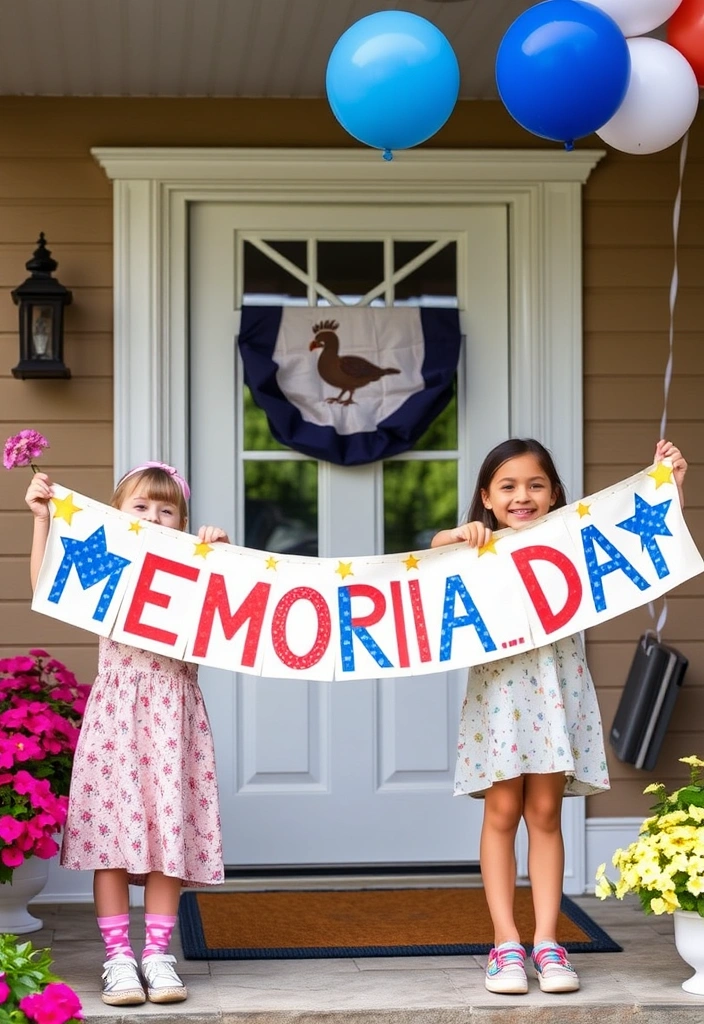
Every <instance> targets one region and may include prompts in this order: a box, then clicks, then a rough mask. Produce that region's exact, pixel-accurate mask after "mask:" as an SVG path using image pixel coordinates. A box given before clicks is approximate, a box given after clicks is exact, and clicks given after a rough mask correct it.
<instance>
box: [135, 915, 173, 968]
mask: <svg viewBox="0 0 704 1024" xmlns="http://www.w3.org/2000/svg"><path fill="white" fill-rule="evenodd" d="M144 924H145V926H146V929H147V941H146V942H145V943H144V950H143V952H142V959H144V957H145V956H151V955H152V954H153V953H165V952H166V951H167V949H168V948H169V943H170V942H171V933H172V932H173V930H174V925H175V924H176V918H175V917H171V916H170V915H169V914H145V915H144Z"/></svg>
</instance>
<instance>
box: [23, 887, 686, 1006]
mask: <svg viewBox="0 0 704 1024" xmlns="http://www.w3.org/2000/svg"><path fill="white" fill-rule="evenodd" d="M576 902H578V903H579V904H580V905H581V906H582V907H583V908H584V909H585V910H586V911H587V913H589V914H590V915H591V916H592V917H593V918H594V920H596V921H597V922H598V923H599V924H600V925H601V926H602V927H603V928H604V929H605V931H607V932H608V933H609V934H610V935H611V936H612V938H614V939H615V940H616V941H617V942H618V943H619V944H620V945H622V946H623V947H624V951H623V952H622V953H586V954H584V953H583V954H575V955H574V957H573V961H574V964H575V967H576V968H577V970H578V972H579V975H580V979H581V982H582V988H581V991H579V992H577V993H574V994H572V995H562V996H557V995H546V994H543V993H541V992H540V990H539V989H538V986H537V982H536V981H535V980H534V979H533V980H532V981H531V983H530V990H529V993H528V995H526V996H497V995H492V994H491V993H489V992H487V991H486V989H485V988H484V975H483V968H484V966H485V963H486V958H485V957H467V956H439V957H379V958H361V959H340V960H337V959H336V960H333V959H321V960H230V961H199V960H184V959H182V957H181V955H180V954H181V950H180V944H179V941H178V936H176V939H175V942H174V944H173V952H174V953H176V954H177V955H178V957H179V963H178V970H179V973H180V974H181V976H182V977H183V978H184V981H185V982H186V984H187V985H188V989H189V997H188V1000H187V1001H186V1002H185V1003H177V1004H173V1005H170V1006H155V1005H153V1004H150V1003H146V1004H145V1005H144V1006H139V1007H129V1008H122V1009H118V1008H116V1007H108V1006H105V1005H104V1004H103V1003H102V1001H101V999H100V974H101V964H102V960H103V947H102V943H101V942H100V938H99V935H98V930H97V928H96V925H95V919H94V916H93V908H92V905H85V904H83V905H75V904H74V905H65V906H42V905H41V904H33V906H32V913H34V914H35V915H36V916H39V917H41V918H42V920H43V922H44V927H43V929H42V930H41V931H37V932H35V933H33V934H30V935H28V936H26V937H27V938H28V939H31V941H32V943H33V945H34V946H35V948H39V947H43V946H50V947H51V949H52V953H53V957H54V969H55V971H56V973H57V974H58V975H59V976H60V977H61V978H62V980H64V981H66V982H67V983H68V984H70V985H71V986H73V988H75V989H76V991H77V992H78V994H79V995H80V997H81V1000H82V1002H83V1008H84V1013H85V1017H86V1021H88V1022H89V1024H112V1022H117V1021H120V1022H122V1021H130V1020H132V1021H135V1022H136V1021H139V1020H142V1021H145V1024H146V1021H148V1022H149V1024H157V1022H158V1024H185V1021H186V1020H191V1021H197V1022H198V1024H480V1022H481V1024H494V1022H499V1021H500V1022H501V1024H506V1022H507V1021H509V1022H510V1021H513V1020H515V1021H520V1022H533V1021H534V1022H536V1024H547V1022H550V1024H586V1022H587V1021H588V1022H589V1024H595V1021H598V1022H599V1024H621V1022H625V1021H628V1022H630V1024H663V1022H664V1021H667V1024H704V997H697V996H693V995H689V994H688V993H686V992H684V991H683V990H682V988H681V984H682V982H683V981H684V980H685V979H686V978H688V977H690V976H691V974H692V971H691V968H689V967H688V966H687V964H685V963H684V961H683V960H681V959H680V957H679V955H678V953H677V950H676V949H675V945H674V937H673V922H672V918H670V917H660V918H658V917H645V915H644V914H643V913H642V911H641V910H640V908H639V906H638V904H637V902H635V901H631V902H628V901H624V902H623V903H619V902H617V901H615V900H607V901H606V902H604V903H602V902H600V901H599V900H597V899H596V898H595V897H591V896H583V897H579V898H577V900H576ZM132 917H133V922H134V924H133V928H132V936H133V941H134V945H135V948H136V951H137V952H139V950H140V948H141V939H142V937H143V934H144V929H143V923H142V919H143V912H142V910H138V909H135V910H133V911H132ZM530 974H531V971H530V968H529V975H530ZM507 1011H509V1016H507Z"/></svg>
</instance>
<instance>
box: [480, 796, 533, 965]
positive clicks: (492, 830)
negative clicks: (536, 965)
mask: <svg viewBox="0 0 704 1024" xmlns="http://www.w3.org/2000/svg"><path fill="white" fill-rule="evenodd" d="M522 813H523V776H521V777H519V778H517V779H506V780H505V781H504V782H495V783H494V785H493V786H491V787H490V788H489V789H488V790H487V791H486V795H485V799H484V821H483V824H482V837H481V845H480V860H481V869H482V879H483V881H484V890H485V892H486V899H487V903H488V904H489V913H490V914H491V920H492V922H493V925H494V945H496V946H499V945H500V944H501V943H502V942H510V941H515V942H517V941H518V940H519V935H518V928H517V927H516V922H515V920H514V917H513V899H514V895H515V890H516V853H515V841H516V831H517V829H518V824H519V822H520V820H521V814H522Z"/></svg>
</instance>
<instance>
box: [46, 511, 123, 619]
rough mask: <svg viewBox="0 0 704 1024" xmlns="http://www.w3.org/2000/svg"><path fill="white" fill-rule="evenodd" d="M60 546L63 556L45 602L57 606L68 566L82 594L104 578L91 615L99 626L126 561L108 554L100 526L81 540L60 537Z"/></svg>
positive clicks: (67, 572) (103, 533) (68, 570)
mask: <svg viewBox="0 0 704 1024" xmlns="http://www.w3.org/2000/svg"><path fill="white" fill-rule="evenodd" d="M61 543H62V544H63V546H64V552H65V553H64V557H63V558H62V560H61V565H60V566H59V571H58V572H57V574H56V579H55V580H54V583H53V585H52V588H51V591H50V593H49V598H48V599H49V601H52V602H53V603H54V604H58V603H59V601H60V600H61V595H62V594H63V592H64V587H65V586H66V581H67V580H68V576H69V573H70V572H71V566H74V567H75V569H76V572H77V573H78V579H79V580H80V583H81V586H82V587H83V589H84V590H88V588H89V587H93V586H95V584H96V583H100V581H101V580H104V579H105V578H107V583H106V584H105V586H104V587H103V592H102V594H101V595H100V600H99V601H98V606H97V608H96V609H95V611H94V613H93V618H94V619H95V620H96V621H97V622H102V621H103V620H104V618H105V615H106V613H107V610H108V608H109V607H110V602H111V601H112V599H113V595H114V593H115V589H116V587H117V584H118V583H119V582H120V576H121V575H122V573H123V570H124V569H125V568H126V567H127V566H128V565H129V564H130V559H129V558H121V557H120V555H113V554H112V553H111V552H110V551H108V548H107V542H106V540H105V527H104V526H99V527H98V529H97V530H96V531H95V533H91V535H90V537H86V539H85V540H74V539H73V538H71V537H62V538H61Z"/></svg>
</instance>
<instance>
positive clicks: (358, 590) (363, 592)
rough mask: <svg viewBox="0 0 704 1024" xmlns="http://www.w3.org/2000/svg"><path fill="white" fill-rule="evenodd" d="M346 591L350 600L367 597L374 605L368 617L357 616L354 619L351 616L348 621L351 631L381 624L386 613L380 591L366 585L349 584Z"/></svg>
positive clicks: (384, 599) (384, 601)
mask: <svg viewBox="0 0 704 1024" xmlns="http://www.w3.org/2000/svg"><path fill="white" fill-rule="evenodd" d="M347 590H348V592H349V595H350V598H353V597H368V598H369V600H370V601H371V602H372V604H373V605H374V607H373V608H372V610H371V611H370V612H369V615H358V616H357V617H356V618H355V617H354V616H352V618H351V619H350V625H351V626H352V629H359V627H360V626H361V627H363V628H364V629H366V628H367V626H375V625H376V624H377V622H381V620H382V619H383V618H384V615H385V613H386V598H385V597H384V595H383V594H382V592H381V591H380V590H377V588H376V587H372V586H370V585H369V584H368V583H351V584H350V586H349V587H348V588H347Z"/></svg>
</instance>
